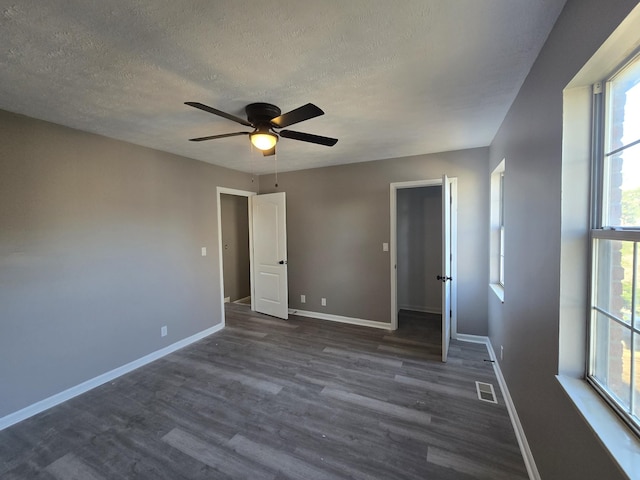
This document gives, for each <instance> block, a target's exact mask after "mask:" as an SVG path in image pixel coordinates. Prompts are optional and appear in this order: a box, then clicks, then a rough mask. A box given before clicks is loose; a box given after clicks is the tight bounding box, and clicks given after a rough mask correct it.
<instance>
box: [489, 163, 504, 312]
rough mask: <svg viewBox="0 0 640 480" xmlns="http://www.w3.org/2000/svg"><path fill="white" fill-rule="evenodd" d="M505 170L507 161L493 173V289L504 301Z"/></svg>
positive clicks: (491, 225)
mask: <svg viewBox="0 0 640 480" xmlns="http://www.w3.org/2000/svg"><path fill="white" fill-rule="evenodd" d="M504 170H505V160H504V159H502V161H501V162H500V163H499V164H498V166H497V167H496V168H495V170H494V171H493V172H492V173H491V224H490V228H491V238H490V245H491V282H490V283H491V287H492V288H493V290H494V292H495V293H496V295H498V298H500V300H502V301H504Z"/></svg>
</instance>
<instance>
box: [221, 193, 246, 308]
mask: <svg viewBox="0 0 640 480" xmlns="http://www.w3.org/2000/svg"><path fill="white" fill-rule="evenodd" d="M248 203H249V202H248V200H247V197H240V196H237V195H228V194H225V193H223V194H221V195H220V211H221V212H220V213H221V217H222V221H221V226H222V264H223V268H224V270H223V272H224V296H225V298H226V297H229V299H230V301H231V302H235V301H236V300H239V299H241V298H245V297H248V296H250V295H251V280H250V275H249V209H248Z"/></svg>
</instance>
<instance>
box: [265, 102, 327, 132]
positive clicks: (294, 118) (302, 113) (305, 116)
mask: <svg viewBox="0 0 640 480" xmlns="http://www.w3.org/2000/svg"><path fill="white" fill-rule="evenodd" d="M320 115H324V112H323V111H322V110H320V108H318V107H316V106H315V105H314V104H313V103H307V104H306V105H303V106H301V107H298V108H296V109H295V110H291V111H290V112H287V113H283V114H282V115H280V116H279V117H275V118H272V119H271V124H272V125H273V126H274V127H276V128H284V127H288V126H289V125H293V124H294V123H299V122H304V121H305V120H309V119H310V118H314V117H319V116H320Z"/></svg>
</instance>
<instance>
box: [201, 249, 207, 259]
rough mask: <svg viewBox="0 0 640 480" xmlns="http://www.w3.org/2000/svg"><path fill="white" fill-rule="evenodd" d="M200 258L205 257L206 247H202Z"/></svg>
mask: <svg viewBox="0 0 640 480" xmlns="http://www.w3.org/2000/svg"><path fill="white" fill-rule="evenodd" d="M202 256H203V257H206V256H207V247H202Z"/></svg>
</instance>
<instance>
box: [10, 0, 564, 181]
mask: <svg viewBox="0 0 640 480" xmlns="http://www.w3.org/2000/svg"><path fill="white" fill-rule="evenodd" d="M564 3H565V0H449V1H444V0H396V1H391V0H375V1H374V0H322V1H320V0H304V1H302V0H271V1H269V0H263V1H257V0H216V1H212V0H198V1H193V0H164V1H159V0H135V1H134V0H102V1H89V0H47V1H42V0H20V1H18V0H14V1H10V2H7V1H5V0H0V108H1V109H4V110H9V111H13V112H18V113H22V114H25V115H28V116H31V117H35V118H39V119H43V120H47V121H50V122H54V123H58V124H62V125H67V126H69V127H73V128H78V129H80V130H85V131H88V132H94V133H98V134H101V135H105V136H107V137H112V138H117V139H121V140H126V141H128V142H132V143H135V144H139V145H144V146H148V147H153V148H156V149H159V150H164V151H167V152H173V153H176V154H179V155H184V156H186V157H190V158H195V159H199V160H203V161H205V162H209V163H213V164H216V165H221V166H225V167H229V168H233V169H236V170H241V171H246V172H253V173H257V174H260V173H267V172H272V171H273V170H274V166H275V162H274V157H266V158H263V157H262V156H261V155H260V154H258V152H253V153H252V152H251V148H250V143H249V139H248V137H230V138H225V139H219V140H212V141H209V142H201V143H194V142H189V141H187V139H188V138H192V137H198V136H205V135H215V134H220V133H228V132H236V131H242V130H249V129H247V128H246V127H243V126H241V125H239V124H237V123H234V122H232V121H229V120H226V119H224V118H220V117H217V116H214V115H211V114H208V113H205V112H203V111H200V110H197V109H194V108H191V107H188V106H186V105H184V102H185V101H197V102H201V103H205V104H207V105H210V106H213V107H215V108H217V109H220V110H224V111H226V112H229V113H231V114H233V115H236V116H240V117H243V118H245V113H244V107H245V105H247V104H248V103H252V102H269V103H273V104H275V105H278V106H279V107H280V108H281V109H282V111H283V112H286V111H289V110H292V109H294V108H296V107H298V106H300V105H303V104H305V103H308V102H311V103H314V104H316V105H318V106H319V107H320V108H322V109H323V110H324V111H325V115H324V116H321V117H318V118H315V119H312V120H308V121H306V122H304V123H300V124H296V125H295V126H292V127H291V128H290V129H291V130H298V131H302V132H308V133H314V134H318V135H325V136H329V137H336V138H338V139H339V142H338V143H337V145H335V146H334V147H331V148H329V147H324V146H320V145H313V144H306V143H303V142H298V141H295V140H291V139H281V140H280V142H279V143H278V155H277V162H278V170H279V171H287V170H299V169H305V168H313V167H320V166H327V165H336V164H342V163H350V162H360V161H367V160H378V159H384V158H394V157H403V156H408V155H416V154H422V153H432V152H440V151H448V150H457V149H464V148H472V147H478V146H487V145H489V143H490V142H491V141H492V140H493V137H494V135H495V133H496V131H497V129H498V127H499V126H500V124H501V122H502V120H503V119H504V116H505V114H506V112H507V110H508V108H509V106H510V105H511V103H512V101H513V99H514V98H515V95H516V93H517V91H518V89H519V88H520V86H521V85H522V82H523V81H524V78H525V77H526V75H527V73H528V72H529V69H530V68H531V65H532V63H533V61H534V60H535V58H536V56H537V54H538V53H539V51H540V48H541V47H542V44H543V43H544V41H545V39H546V37H547V35H548V34H549V32H550V30H551V27H552V26H553V23H554V22H555V20H556V18H557V16H558V15H559V13H560V10H561V9H562V7H563V5H564Z"/></svg>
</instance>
